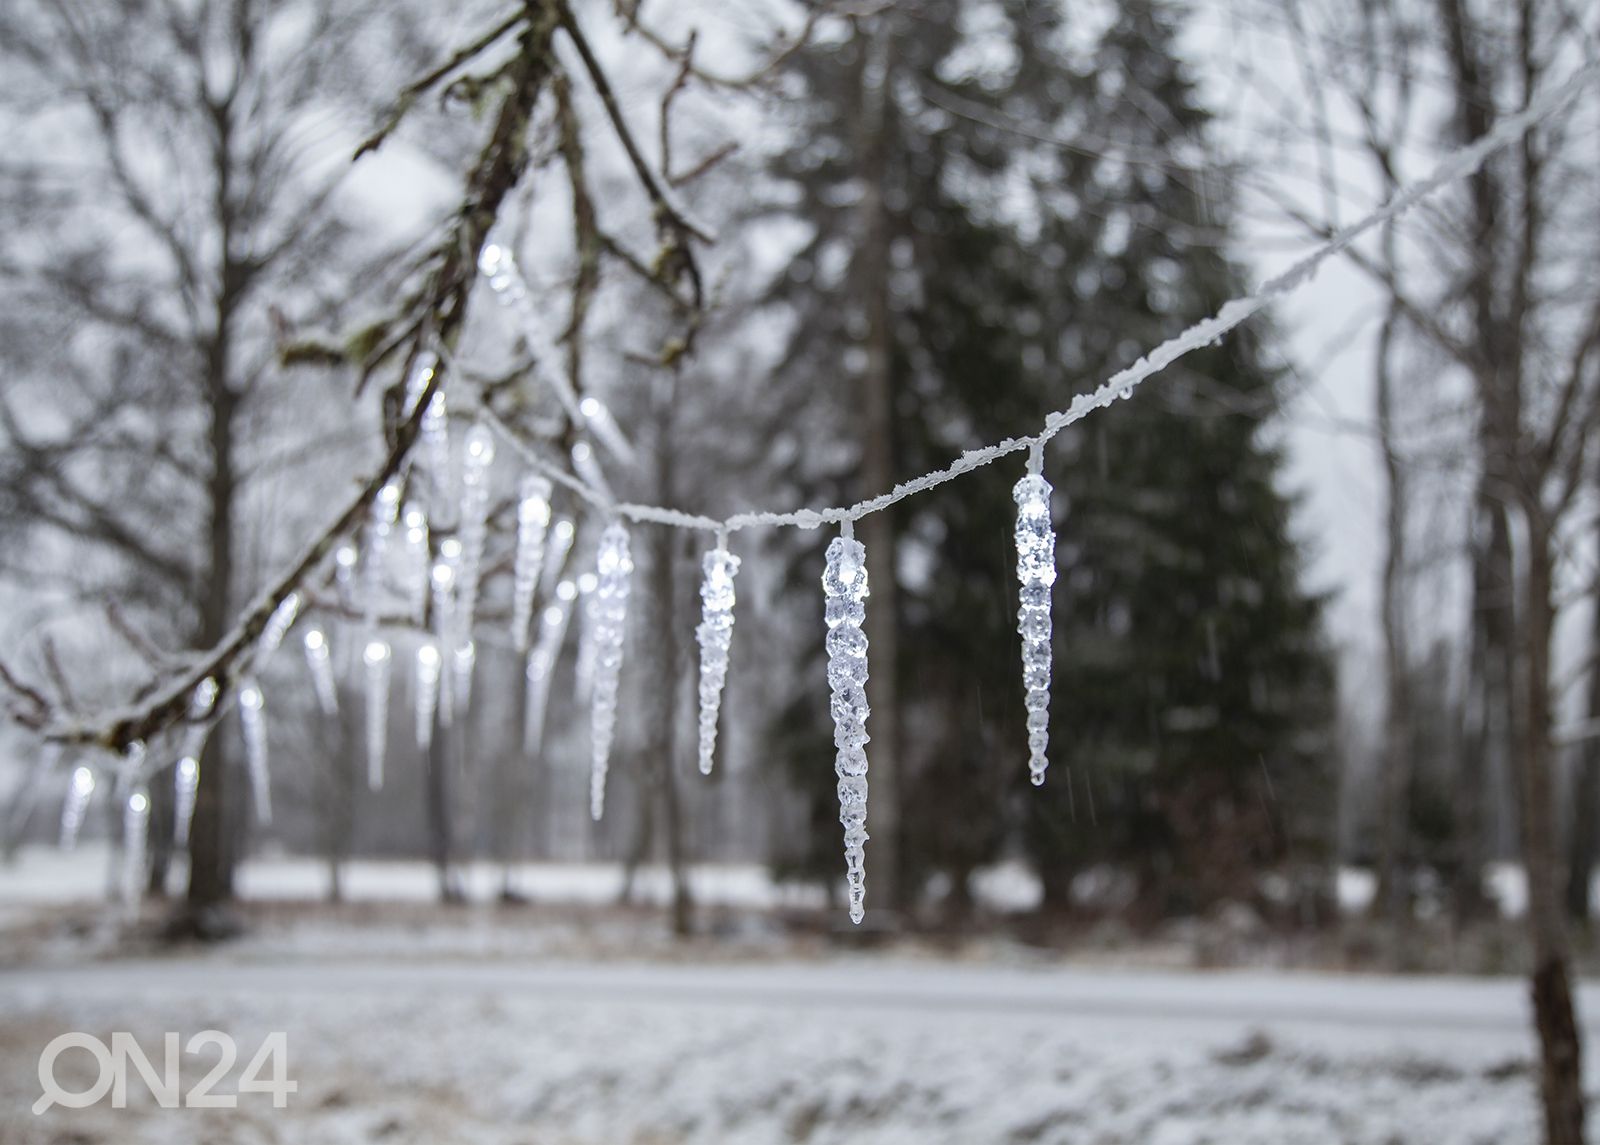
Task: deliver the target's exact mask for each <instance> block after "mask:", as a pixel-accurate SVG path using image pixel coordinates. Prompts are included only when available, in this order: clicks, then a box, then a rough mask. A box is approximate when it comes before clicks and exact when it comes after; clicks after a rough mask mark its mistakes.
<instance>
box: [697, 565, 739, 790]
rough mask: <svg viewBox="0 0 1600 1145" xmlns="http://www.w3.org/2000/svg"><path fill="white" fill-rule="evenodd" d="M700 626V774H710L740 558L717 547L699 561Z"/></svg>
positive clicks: (724, 682) (725, 672) (730, 641)
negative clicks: (702, 577) (735, 579)
mask: <svg viewBox="0 0 1600 1145" xmlns="http://www.w3.org/2000/svg"><path fill="white" fill-rule="evenodd" d="M701 569H702V572H703V573H704V579H703V580H702V581H701V582H700V626H699V627H698V628H696V629H695V634H694V635H695V639H696V640H697V641H698V642H699V644H700V774H702V775H710V774H711V765H712V760H713V758H714V757H715V754H716V749H717V716H718V714H719V713H720V712H721V710H722V689H723V686H724V685H725V684H726V683H727V682H728V648H729V645H730V644H731V643H732V641H733V605H734V591H733V578H734V577H735V576H736V575H738V572H739V558H738V557H736V556H734V555H733V554H732V553H730V552H729V551H728V550H727V548H726V547H725V546H723V545H721V544H719V545H718V546H717V547H716V548H715V549H713V550H712V551H711V552H709V553H707V554H706V555H705V559H704V560H703V561H702V562H701Z"/></svg>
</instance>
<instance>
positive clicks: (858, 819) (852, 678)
mask: <svg viewBox="0 0 1600 1145" xmlns="http://www.w3.org/2000/svg"><path fill="white" fill-rule="evenodd" d="M850 531H851V532H853V530H850ZM822 588H823V596H824V608H825V611H824V619H825V620H826V622H827V625H828V636H827V641H826V643H827V650H828V687H829V689H830V690H831V691H832V693H833V699H832V703H831V709H832V714H833V744H834V747H835V749H837V750H836V754H835V756H834V771H835V773H836V775H837V777H838V781H839V784H838V790H839V822H840V824H842V825H843V827H844V859H845V878H846V882H847V883H848V885H849V891H850V921H851V922H854V923H859V922H860V921H861V919H862V917H863V916H864V915H865V912H866V907H865V903H866V894H867V871H866V844H867V741H868V740H869V739H871V738H872V737H870V736H869V735H867V716H868V714H869V713H870V712H871V709H870V708H869V707H868V706H867V635H866V633H865V632H864V631H862V625H863V624H864V623H865V622H866V619H867V605H866V600H867V550H866V549H865V548H864V547H863V546H862V544H861V542H860V541H858V540H856V539H855V538H854V537H853V536H850V535H848V533H847V535H842V536H838V537H835V538H834V539H833V540H831V541H829V542H828V553H827V565H826V567H825V569H824V571H823V574H822Z"/></svg>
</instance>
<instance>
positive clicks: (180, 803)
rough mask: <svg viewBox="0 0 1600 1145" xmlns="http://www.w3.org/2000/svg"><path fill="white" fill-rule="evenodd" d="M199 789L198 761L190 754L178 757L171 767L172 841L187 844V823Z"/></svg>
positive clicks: (191, 818) (191, 820) (191, 814)
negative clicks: (174, 765)
mask: <svg viewBox="0 0 1600 1145" xmlns="http://www.w3.org/2000/svg"><path fill="white" fill-rule="evenodd" d="M199 791H200V761H199V760H198V759H196V758H195V757H194V756H192V755H186V756H184V757H183V758H182V759H180V760H179V761H178V763H177V766H176V767H174V768H173V769H172V796H173V799H172V804H173V808H172V841H173V843H174V845H176V846H179V847H187V846H188V845H189V825H190V824H191V823H193V822H194V801H195V796H196V795H197V794H198V793H199Z"/></svg>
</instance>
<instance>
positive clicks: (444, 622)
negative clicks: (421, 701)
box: [432, 537, 461, 727]
mask: <svg viewBox="0 0 1600 1145" xmlns="http://www.w3.org/2000/svg"><path fill="white" fill-rule="evenodd" d="M460 554H461V542H459V541H457V540H456V539H455V538H454V537H448V538H446V539H445V541H444V542H443V543H442V544H440V546H439V559H438V560H437V561H435V562H434V565H433V577H432V583H433V633H434V639H435V640H436V641H437V642H438V645H439V649H440V653H439V654H440V657H441V660H442V658H443V656H444V655H445V651H446V650H448V649H451V648H454V647H455V639H456V620H455V616H456V593H455V584H456V561H457V560H458V559H459V557H460ZM451 691H452V689H451V687H450V678H449V677H448V676H443V677H441V679H440V684H439V722H440V723H441V724H443V725H444V726H445V727H449V726H450V723H451V721H452V720H453V718H454V716H455V705H454V704H453V703H452V702H451V695H450V693H451Z"/></svg>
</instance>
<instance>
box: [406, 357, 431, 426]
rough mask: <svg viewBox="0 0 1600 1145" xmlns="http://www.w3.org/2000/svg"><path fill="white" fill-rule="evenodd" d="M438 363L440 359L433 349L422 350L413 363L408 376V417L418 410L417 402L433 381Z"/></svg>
mask: <svg viewBox="0 0 1600 1145" xmlns="http://www.w3.org/2000/svg"><path fill="white" fill-rule="evenodd" d="M438 364H439V359H438V357H437V356H436V355H435V354H434V353H433V352H432V351H431V350H424V351H422V352H421V353H420V354H418V355H417V358H416V361H415V362H413V363H412V365H411V373H410V374H408V375H407V376H406V410H405V413H406V416H407V417H410V416H411V415H412V414H414V413H416V412H417V403H418V402H420V401H421V400H422V392H423V391H424V390H425V389H427V388H428V383H429V382H431V381H433V371H434V367H435V366H437V365H438Z"/></svg>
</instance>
